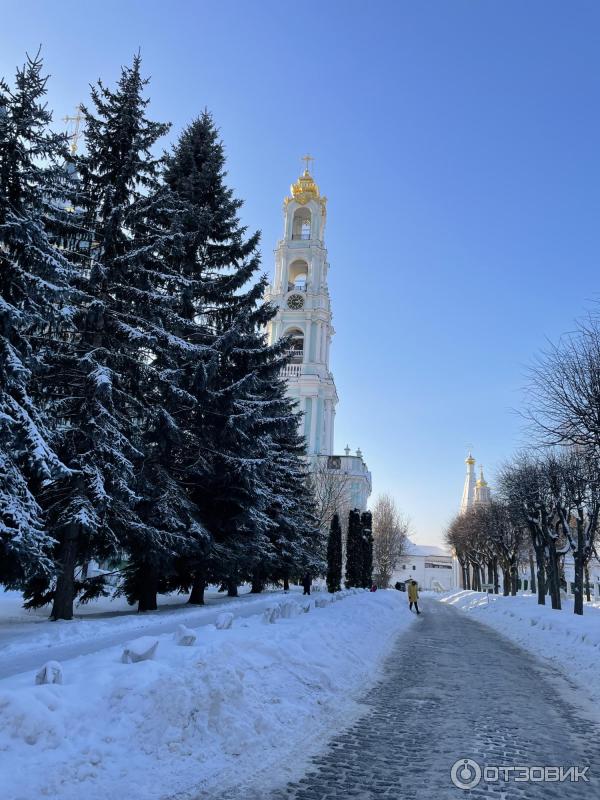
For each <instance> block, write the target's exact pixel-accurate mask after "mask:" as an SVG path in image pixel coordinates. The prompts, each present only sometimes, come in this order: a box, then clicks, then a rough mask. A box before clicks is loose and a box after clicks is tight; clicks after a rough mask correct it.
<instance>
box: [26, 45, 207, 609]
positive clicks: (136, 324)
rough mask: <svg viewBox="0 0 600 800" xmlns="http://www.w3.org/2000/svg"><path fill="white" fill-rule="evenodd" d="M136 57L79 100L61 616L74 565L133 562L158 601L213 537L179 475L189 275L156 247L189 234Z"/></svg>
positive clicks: (62, 436)
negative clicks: (80, 191) (174, 269)
mask: <svg viewBox="0 0 600 800" xmlns="http://www.w3.org/2000/svg"><path fill="white" fill-rule="evenodd" d="M140 66H141V65H140V58H139V56H136V57H135V58H134V61H133V64H132V66H131V67H127V68H124V69H122V72H121V77H120V79H119V81H118V84H117V86H116V88H115V89H114V90H111V89H109V88H107V87H106V86H104V84H102V83H101V82H99V83H98V85H97V86H96V87H94V88H93V90H92V110H88V109H87V108H83V109H82V111H83V114H84V117H85V120H86V133H85V136H86V145H87V152H86V154H85V155H84V156H83V157H82V158H80V159H78V163H77V169H78V173H79V174H80V176H81V180H82V183H83V188H84V195H85V202H84V219H85V220H86V225H87V231H88V233H87V235H88V237H89V240H90V242H91V245H92V246H91V250H90V253H91V262H90V263H89V264H88V265H87V269H85V270H83V271H82V272H81V274H80V276H79V280H78V288H79V289H80V291H81V292H82V293H84V295H85V298H84V300H83V301H82V302H81V304H80V305H79V308H78V313H77V314H76V315H75V320H74V321H75V325H76V332H75V333H74V334H73V335H72V336H71V338H70V340H69V342H66V343H65V345H64V349H63V352H62V354H61V356H62V357H61V358H59V359H56V360H55V363H54V372H53V375H52V377H53V379H54V380H53V381H52V382H51V392H52V404H53V413H54V414H55V416H56V417H58V418H60V420H61V424H60V425H59V426H58V427H57V432H56V446H57V448H58V452H59V453H60V454H61V457H62V458H63V460H64V461H65V463H66V464H68V465H69V467H71V468H72V469H73V471H74V477H73V478H72V479H70V480H65V481H63V482H62V483H59V484H55V485H54V486H53V487H52V489H53V490H52V493H51V494H50V495H49V497H48V498H47V514H48V520H49V525H50V528H49V529H50V531H51V533H52V535H53V536H54V538H55V539H56V540H57V541H58V548H57V554H56V559H57V563H58V568H59V574H58V579H57V581H56V586H55V587H54V590H53V592H52V594H53V599H54V605H53V610H52V616H53V617H54V618H55V619H56V618H70V616H71V615H72V606H73V598H74V595H75V593H76V591H77V589H78V588H79V587H78V586H77V583H76V581H75V576H76V570H77V568H78V567H79V566H80V565H82V564H84V563H85V562H87V561H88V560H89V559H90V558H106V557H108V556H109V555H111V554H112V555H116V554H125V555H126V556H127V558H128V563H129V569H128V572H127V580H126V582H125V591H126V593H127V595H128V598H129V599H130V601H135V600H138V601H139V609H140V610H147V609H152V608H155V607H156V592H157V589H158V585H159V581H160V578H161V574H162V573H163V572H164V571H166V570H167V569H169V568H170V563H171V561H172V559H173V558H174V557H175V556H176V555H178V554H179V553H180V552H181V550H183V549H184V546H185V543H186V542H187V540H188V539H189V537H190V536H192V537H193V536H200V537H202V536H203V535H204V531H203V528H202V527H201V526H200V525H199V524H198V522H197V519H196V513H195V509H194V507H193V505H192V504H191V503H190V502H189V497H188V495H187V493H186V492H185V490H184V489H182V488H181V486H180V485H179V483H178V482H177V481H176V480H175V479H174V478H173V461H174V460H175V459H176V454H177V451H178V447H179V446H180V442H181V440H182V439H183V438H184V434H183V432H182V431H181V430H180V428H179V425H178V422H177V420H178V419H179V418H183V417H185V414H186V411H187V409H188V408H189V406H190V405H191V403H192V399H191V398H189V397H188V396H187V395H186V393H185V392H183V391H180V387H179V385H178V381H179V372H180V366H181V360H182V359H183V358H184V357H189V354H190V351H192V350H193V349H194V345H193V344H192V343H191V342H190V341H188V340H186V339H184V338H180V337H179V336H178V334H177V333H173V329H177V330H179V328H180V326H181V324H182V320H181V319H180V317H179V315H178V307H177V304H178V302H179V299H180V296H181V292H179V291H178V290H179V289H180V287H181V281H180V280H179V276H178V275H177V274H176V273H170V272H169V270H168V264H167V263H166V260H165V259H161V258H160V254H161V253H163V252H165V251H168V250H169V249H170V247H171V246H172V242H173V240H176V239H177V238H178V237H179V232H178V229H177V228H178V226H177V225H176V224H175V223H172V222H168V221H167V220H166V218H167V217H170V216H172V214H171V212H172V209H170V208H163V207H162V206H161V204H162V202H163V201H162V196H160V195H159V194H158V192H157V189H158V181H157V173H158V168H159V161H158V160H156V159H155V158H154V157H153V156H152V152H151V151H152V148H153V146H154V145H155V144H156V142H157V141H158V139H159V138H160V137H161V136H162V135H164V134H165V133H166V131H167V130H168V125H164V124H161V123H156V122H152V121H150V120H148V119H147V118H146V112H145V109H146V106H147V103H148V101H147V99H145V98H144V97H143V93H144V89H145V85H146V83H147V81H145V80H144V79H143V78H142V77H141V74H140ZM188 326H189V327H190V328H191V327H192V326H191V325H189V323H188ZM178 415H179V416H178ZM51 588H52V587H51ZM84 588H85V587H84ZM42 599H47V598H40V597H39V596H38V597H37V598H32V601H33V602H35V601H36V600H37V602H41V600H42Z"/></svg>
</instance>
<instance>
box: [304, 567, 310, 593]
mask: <svg viewBox="0 0 600 800" xmlns="http://www.w3.org/2000/svg"><path fill="white" fill-rule="evenodd" d="M311 583H312V580H311V577H310V572H307V573H306V574H305V575H304V577H303V578H302V587H303V589H304V591H303V592H302V594H310V585H311Z"/></svg>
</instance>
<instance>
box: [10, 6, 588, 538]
mask: <svg viewBox="0 0 600 800" xmlns="http://www.w3.org/2000/svg"><path fill="white" fill-rule="evenodd" d="M39 43H43V48H44V55H45V57H46V63H47V67H48V69H49V71H50V72H51V73H52V75H53V77H52V81H51V84H50V105H51V106H52V107H53V108H54V109H55V117H56V118H59V117H62V116H64V114H65V113H72V111H73V109H74V108H75V106H76V105H77V103H79V102H80V101H82V100H85V99H86V97H87V85H88V83H89V82H90V81H92V80H94V79H95V78H97V77H99V76H102V77H103V79H104V80H105V81H110V82H112V81H114V79H115V78H116V77H117V75H118V71H119V66H120V65H121V64H122V63H125V62H129V60H130V58H131V55H132V54H133V52H134V51H135V50H137V48H138V47H140V48H141V50H142V55H143V58H144V66H145V70H146V72H147V73H148V74H150V75H151V76H152V83H151V86H150V94H151V97H152V106H151V113H152V114H153V115H154V118H155V119H160V120H170V121H172V122H173V125H174V127H173V133H172V135H173V136H176V135H177V133H178V132H179V131H180V130H181V128H182V126H183V125H185V124H186V122H188V121H189V120H190V119H191V118H192V117H193V116H194V115H196V114H198V112H199V111H200V110H201V109H203V108H204V107H205V106H207V107H208V108H209V109H210V110H211V111H212V112H213V114H214V116H215V118H216V121H217V123H218V124H219V125H220V127H221V131H222V135H223V138H224V141H225V143H226V147H227V152H228V157H229V174H230V180H231V183H232V184H233V186H234V187H235V188H236V191H237V192H238V194H239V195H240V196H241V197H242V198H244V199H245V200H246V205H245V208H244V211H243V216H244V220H245V222H247V224H248V225H249V226H250V228H260V229H262V231H263V243H262V252H263V261H264V268H265V270H266V271H268V272H269V273H271V272H272V267H273V258H272V250H273V247H274V245H275V242H276V240H277V238H278V237H279V236H280V233H281V201H282V199H283V197H284V195H285V194H286V193H287V191H288V187H289V184H290V182H291V181H292V180H294V179H295V178H296V177H297V175H298V173H299V171H300V167H301V164H300V160H299V156H301V155H302V154H303V153H304V152H306V151H307V150H308V151H310V152H312V154H313V155H314V156H315V157H316V163H315V175H316V178H317V180H318V182H319V184H320V187H321V190H322V192H323V193H324V194H326V195H327V196H328V198H329V213H328V228H327V245H328V248H329V260H330V262H331V271H330V288H331V294H332V301H333V309H334V315H335V320H334V324H335V328H336V332H337V333H336V337H335V339H334V343H333V348H332V368H333V371H334V374H335V378H336V382H337V385H338V392H339V396H340V404H339V406H338V414H337V420H336V447H337V449H338V450H341V448H342V447H343V446H344V445H345V444H346V442H348V443H349V444H350V445H351V447H352V448H353V449H354V448H356V447H357V446H360V447H361V448H362V449H363V452H364V454H365V456H366V459H367V461H368V464H369V466H370V468H371V470H372V472H373V482H374V492H375V493H378V492H382V491H389V492H391V493H392V494H393V495H394V496H395V497H396V499H397V501H398V503H399V505H400V506H401V507H402V508H403V510H404V511H405V512H406V513H407V514H409V515H410V516H411V518H412V520H413V523H414V528H415V531H416V538H417V540H419V541H422V542H426V541H431V542H435V541H439V539H440V537H441V535H442V530H443V527H444V525H445V523H446V522H447V520H448V519H449V518H450V516H451V515H452V514H453V513H454V511H455V510H456V508H457V505H458V503H459V500H460V494H461V490H462V482H463V471H464V464H463V459H464V457H465V449H466V445H467V443H469V442H470V443H472V445H473V452H474V454H475V456H476V457H477V458H478V460H481V461H482V462H483V463H484V465H485V466H486V468H487V471H488V472H489V473H490V475H491V476H492V475H493V471H494V468H495V467H496V466H497V465H498V464H499V463H500V462H501V461H502V460H503V459H504V458H505V457H506V456H508V455H509V454H510V453H511V452H512V451H513V450H514V448H515V447H516V446H518V445H519V444H520V443H521V441H522V433H521V423H520V421H519V419H518V417H517V415H516V414H515V413H514V409H518V408H519V407H520V405H521V402H522V396H521V387H522V386H523V384H524V382H525V368H526V365H527V364H528V363H529V362H530V360H531V358H532V356H533V354H534V353H535V352H536V351H538V350H539V349H540V348H541V347H542V346H543V345H544V342H545V339H546V337H549V338H551V339H555V338H557V336H558V335H560V334H561V333H562V332H564V331H565V330H568V329H569V328H570V327H571V326H572V322H573V319H574V318H575V317H577V316H579V315H580V314H581V313H582V312H583V311H584V309H586V308H589V307H590V305H591V302H592V300H593V299H594V298H596V293H597V286H598V275H599V270H598V266H599V263H600V258H599V256H600V225H599V220H600V170H599V158H598V156H599V153H600V4H599V3H598V2H594V1H591V0H590V2H584V1H583V0H569V1H568V2H567V0H562V1H561V2H553V0H527V2H523V0H504V1H503V2H500V0H497V1H496V2H492V0H480V1H479V2H474V0H437V2H428V1H427V0H419V2H402V1H400V2H398V1H397V2H371V3H367V2H353V1H352V0H351V1H350V2H348V0H344V1H342V0H335V1H334V0H329V1H326V2H321V3H289V2H288V3H284V2H281V0H278V1H277V2H271V1H270V0H269V2H263V1H262V0H254V2H245V0H237V1H236V2H229V1H227V0H225V1H224V0H218V2H202V1H201V0H197V1H196V2H193V1H192V0H187V2H183V1H182V0H175V1H174V0H170V1H169V2H166V0H163V1H162V2H156V0H137V1H134V0H120V2H114V0H101V2H100V0H98V2H95V3H92V2H80V1H79V2H73V1H72V0H61V2H50V0H48V1H47V2H32V1H31V0H20V2H13V1H12V0H3V2H2V27H1V31H0V45H1V46H0V74H4V75H11V74H12V72H13V68H14V66H15V64H17V63H20V62H21V61H22V59H23V55H24V52H25V50H26V49H28V50H30V51H33V50H35V49H36V48H37V46H38V44H39Z"/></svg>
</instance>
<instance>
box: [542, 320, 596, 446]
mask: <svg viewBox="0 0 600 800" xmlns="http://www.w3.org/2000/svg"><path fill="white" fill-rule="evenodd" d="M530 374H531V380H530V384H529V387H528V398H529V409H528V411H527V417H528V419H529V420H530V422H531V427H532V432H533V434H534V436H535V438H536V439H537V440H538V441H541V442H542V443H543V444H546V445H548V444H550V445H556V444H570V445H575V446H578V447H583V448H585V449H586V450H588V451H590V452H593V454H594V455H596V456H597V455H598V453H600V323H599V320H598V317H597V316H596V317H590V318H589V319H588V320H586V321H585V322H580V323H578V325H577V328H576V330H575V332H574V333H572V334H570V335H568V336H564V337H563V338H562V339H561V340H560V342H559V343H558V344H556V345H550V346H549V347H548V349H547V350H546V351H545V352H544V353H542V354H541V355H540V356H539V358H538V359H537V361H536V363H535V364H534V366H533V367H532V369H531V371H530Z"/></svg>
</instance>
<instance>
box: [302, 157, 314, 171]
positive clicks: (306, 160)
mask: <svg viewBox="0 0 600 800" xmlns="http://www.w3.org/2000/svg"><path fill="white" fill-rule="evenodd" d="M300 160H301V161H304V165H305V166H304V168H305V170H306V171H307V172H310V169H309V167H310V162H311V161H314V158H313V157H312V156H310V155H308V153H307V154H306V155H305V156H302V158H301V159H300Z"/></svg>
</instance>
